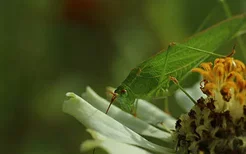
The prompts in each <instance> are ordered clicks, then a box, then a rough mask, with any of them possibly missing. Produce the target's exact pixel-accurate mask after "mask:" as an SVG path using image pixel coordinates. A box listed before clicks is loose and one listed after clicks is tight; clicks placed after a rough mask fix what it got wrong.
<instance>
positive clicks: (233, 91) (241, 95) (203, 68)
mask: <svg viewBox="0 0 246 154" xmlns="http://www.w3.org/2000/svg"><path fill="white" fill-rule="evenodd" d="M192 72H198V73H200V74H201V75H202V77H203V81H202V82H201V90H202V92H203V93H204V94H206V95H207V96H208V97H212V98H214V99H215V100H216V99H219V98H223V100H224V101H226V102H231V101H233V103H235V102H239V103H240V104H241V105H246V99H245V98H246V81H245V78H246V68H245V64H244V63H243V62H241V61H240V60H234V59H233V58H232V57H225V58H217V59H215V60H214V63H213V64H212V63H211V62H208V63H202V64H201V65H200V68H194V69H192ZM202 83H203V84H202ZM219 95H221V96H219ZM239 103H238V104H239Z"/></svg>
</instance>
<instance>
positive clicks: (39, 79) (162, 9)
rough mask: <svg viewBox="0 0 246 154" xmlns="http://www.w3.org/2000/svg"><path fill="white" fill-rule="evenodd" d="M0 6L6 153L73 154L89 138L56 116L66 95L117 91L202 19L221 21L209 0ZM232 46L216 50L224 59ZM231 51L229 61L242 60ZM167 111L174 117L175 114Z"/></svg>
mask: <svg viewBox="0 0 246 154" xmlns="http://www.w3.org/2000/svg"><path fill="white" fill-rule="evenodd" d="M1 3H2V4H1V5H0V10H1V11H0V12H1V15H0V17H2V20H0V27H1V28H0V30H1V31H0V32H1V33H0V51H1V56H0V62H1V67H2V69H1V70H2V71H1V75H0V84H1V88H0V90H1V93H0V95H1V106H2V107H1V108H0V120H1V125H0V133H1V134H0V141H1V143H0V146H1V148H0V151H1V153H5V154H16V153H18V154H71V153H73V154H79V153H80V152H79V146H80V144H81V142H82V141H84V140H86V139H89V138H90V136H89V134H88V133H86V132H85V130H84V129H85V128H84V127H83V125H82V124H80V123H79V122H77V121H76V120H75V119H74V118H73V117H71V116H69V115H66V114H64V113H63V112H62V103H63V101H64V99H65V93H66V92H68V91H73V92H75V93H77V94H81V93H82V92H84V91H85V87H86V86H88V85H90V86H91V87H92V88H93V89H94V90H95V91H97V92H98V93H99V94H100V95H102V96H104V97H105V87H106V86H109V85H110V86H114V87H116V86H117V85H118V84H120V82H121V81H122V80H123V79H124V78H125V77H126V76H127V74H128V73H129V71H130V70H131V69H132V68H134V67H135V66H136V65H137V64H138V63H140V62H141V61H143V60H145V59H146V58H148V57H149V56H151V55H152V54H154V53H156V52H158V51H160V50H162V49H164V48H167V46H168V44H169V43H170V42H174V41H175V42H182V40H185V38H187V37H189V36H191V35H192V34H194V33H196V31H197V30H198V27H199V26H200V25H201V24H202V22H203V21H204V19H205V18H206V17H207V16H210V18H209V20H208V21H207V22H206V23H205V25H204V27H203V28H206V27H209V26H211V25H212V24H215V23H217V22H219V21H221V20H223V19H226V15H225V13H224V11H223V8H222V5H221V3H220V2H219V1H215V0H206V1H197V0H189V1H180V0H134V1H132V0H63V1H59V0H52V1H51V0H24V1H19V0H12V1H7V0H5V1H1ZM228 5H229V7H230V9H231V11H232V14H233V15H235V14H239V13H242V12H244V11H245V9H246V2H245V1H244V0H236V1H234V0H229V1H228ZM244 40H245V39H244ZM235 43H236V40H233V41H231V42H229V43H228V44H226V45H224V46H223V47H222V48H221V49H220V50H219V52H220V53H222V54H225V55H226V54H228V53H229V52H230V51H231V48H232V46H233V44H235ZM237 49H238V50H237V54H236V55H235V56H236V57H239V59H241V60H243V59H242V56H241V53H242V51H241V50H240V47H238V48H237ZM244 52H246V51H244ZM194 78H195V77H194ZM194 78H193V77H190V78H189V79H188V81H189V82H186V84H185V85H184V86H191V85H192V83H194V80H195V79H194ZM196 79H197V78H196ZM170 110H171V111H172V112H173V115H174V116H178V115H177V114H176V113H175V112H176V110H180V109H179V108H178V107H176V108H175V107H172V109H170ZM89 153H92V152H89ZM98 153H100V151H98Z"/></svg>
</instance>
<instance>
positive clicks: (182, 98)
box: [174, 82, 205, 112]
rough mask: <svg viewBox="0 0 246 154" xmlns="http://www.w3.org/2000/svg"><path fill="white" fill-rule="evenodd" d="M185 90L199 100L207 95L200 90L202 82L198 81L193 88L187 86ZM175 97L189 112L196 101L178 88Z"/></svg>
mask: <svg viewBox="0 0 246 154" xmlns="http://www.w3.org/2000/svg"><path fill="white" fill-rule="evenodd" d="M185 91H186V92H187V93H188V94H189V95H190V96H191V97H192V98H193V99H194V100H198V99H199V98H200V97H202V96H203V97H205V95H204V94H203V93H202V91H201V90H200V83H199V82H197V83H196V84H195V85H194V86H193V87H191V88H185ZM174 96H175V98H176V99H177V103H178V104H179V105H180V107H182V108H183V109H184V110H185V112H189V111H190V109H191V108H192V107H193V106H194V103H193V102H192V101H191V100H190V99H189V97H188V96H186V95H185V94H184V92H182V91H181V90H177V92H176V93H175V95H174Z"/></svg>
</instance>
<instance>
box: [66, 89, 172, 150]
mask: <svg viewBox="0 0 246 154" xmlns="http://www.w3.org/2000/svg"><path fill="white" fill-rule="evenodd" d="M66 95H67V97H68V98H69V99H68V100H66V101H65V102H64V104H63V111H64V112H65V113H68V114H70V115H72V116H74V117H75V118H76V119H77V120H79V121H80V122H81V123H82V124H83V125H85V126H86V127H87V128H88V132H89V133H90V134H91V135H92V137H93V138H94V140H88V141H85V142H84V143H83V144H82V146H81V151H87V150H90V149H93V148H95V147H100V148H103V149H104V150H106V151H107V152H108V153H111V154H126V153H134V154H140V153H141V154H143V153H146V154H147V153H166V154H172V153H176V152H175V144H174V142H173V138H172V136H171V130H174V127H175V122H176V119H174V118H173V117H171V116H170V115H168V114H166V113H164V112H163V111H161V110H160V109H158V108H157V107H155V106H154V105H152V104H150V103H148V102H146V101H144V100H139V104H138V108H137V116H138V118H136V117H134V116H132V115H130V114H128V113H126V112H124V111H122V110H121V109H119V108H118V107H116V106H113V105H112V107H111V108H110V110H109V112H108V115H106V114H105V113H104V112H105V111H106V109H107V107H108V105H109V102H108V101H107V100H105V99H103V98H102V97H100V96H98V95H97V94H96V93H95V92H94V91H93V90H92V89H91V88H90V87H87V89H86V92H85V93H84V94H83V95H82V98H81V97H79V96H77V95H76V94H74V93H70V92H69V93H67V94H66ZM160 123H162V124H165V126H164V127H165V128H166V130H167V131H164V130H163V129H158V128H157V127H158V126H159V127H163V126H162V125H160ZM152 125H155V126H156V127H154V126H152ZM143 136H148V137H153V138H157V139H159V140H161V141H163V142H165V143H169V144H168V145H167V146H166V147H165V146H160V145H157V144H155V143H152V142H150V141H148V140H147V139H145V138H144V137H143ZM170 143H171V144H170Z"/></svg>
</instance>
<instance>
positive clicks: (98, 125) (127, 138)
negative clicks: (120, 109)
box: [63, 93, 173, 152]
mask: <svg viewBox="0 0 246 154" xmlns="http://www.w3.org/2000/svg"><path fill="white" fill-rule="evenodd" d="M66 95H67V96H68V97H69V100H67V101H65V102H64V104H63V111H64V112H65V113H68V114H70V115H72V116H74V117H75V118H76V119H77V120H79V121H80V122H81V123H83V124H84V125H85V126H86V127H87V128H91V129H93V130H95V131H97V132H99V133H100V134H102V135H104V136H106V137H107V138H111V139H115V140H117V141H119V142H122V143H128V144H133V145H137V146H140V147H143V148H146V149H149V150H151V151H155V152H162V151H170V152H173V149H169V148H165V147H161V146H159V145H156V144H154V143H151V142H149V141H147V140H146V139H144V138H143V137H141V136H140V135H139V134H137V133H135V132H134V131H132V130H131V129H129V128H127V127H126V126H124V125H122V124H121V123H119V122H118V121H116V120H114V119H113V118H111V117H109V116H107V115H106V114H104V113H103V112H101V111H99V110H97V109H96V108H94V107H93V106H91V105H90V104H89V103H87V102H86V101H85V100H84V99H82V98H81V97H79V96H77V95H76V94H74V93H67V94H66Z"/></svg>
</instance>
